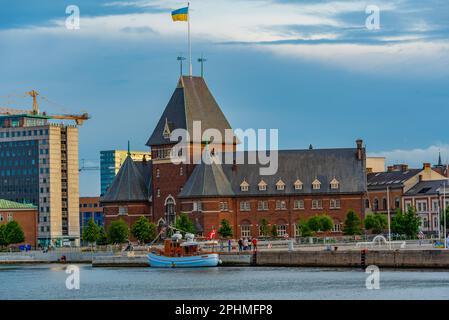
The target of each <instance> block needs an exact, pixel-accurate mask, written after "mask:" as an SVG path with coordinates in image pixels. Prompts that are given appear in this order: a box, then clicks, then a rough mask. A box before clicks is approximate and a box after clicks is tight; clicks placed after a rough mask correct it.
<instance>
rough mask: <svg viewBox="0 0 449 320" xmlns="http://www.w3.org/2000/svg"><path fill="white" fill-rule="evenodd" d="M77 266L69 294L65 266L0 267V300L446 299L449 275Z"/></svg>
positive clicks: (321, 269) (318, 270)
mask: <svg viewBox="0 0 449 320" xmlns="http://www.w3.org/2000/svg"><path fill="white" fill-rule="evenodd" d="M76 266H78V267H79V280H80V281H79V285H80V287H79V289H78V290H77V289H72V290H69V289H67V287H66V280H67V277H69V276H70V274H67V273H66V268H67V265H60V264H35V265H0V300H6V299H120V300H122V299H150V300H153V299H170V300H172V299H179V300H185V299H192V300H204V299H212V300H214V299H243V300H246V299H248V300H264V299H267V300H275V299H302V300H304V299H306V300H307V299H350V300H353V299H368V300H371V299H372V300H377V299H386V300H390V299H432V300H434V299H448V298H449V272H447V271H444V270H425V271H419V270H404V269H402V270H391V269H390V270H380V283H379V284H380V289H379V290H368V289H367V287H366V279H367V277H368V276H369V274H367V273H365V272H364V270H361V269H334V268H271V267H219V268H199V269H152V268H92V267H91V266H90V265H76Z"/></svg>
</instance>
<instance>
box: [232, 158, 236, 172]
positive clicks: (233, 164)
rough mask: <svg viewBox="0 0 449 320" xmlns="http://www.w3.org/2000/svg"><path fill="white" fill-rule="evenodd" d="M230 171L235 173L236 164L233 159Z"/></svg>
mask: <svg viewBox="0 0 449 320" xmlns="http://www.w3.org/2000/svg"><path fill="white" fill-rule="evenodd" d="M232 171H233V172H237V164H236V163H235V159H234V161H233V162H232Z"/></svg>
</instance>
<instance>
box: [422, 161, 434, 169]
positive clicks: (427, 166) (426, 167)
mask: <svg viewBox="0 0 449 320" xmlns="http://www.w3.org/2000/svg"><path fill="white" fill-rule="evenodd" d="M431 166H432V165H431V164H430V163H428V162H426V163H424V165H423V169H424V170H430V168H431Z"/></svg>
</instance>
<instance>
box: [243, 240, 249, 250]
mask: <svg viewBox="0 0 449 320" xmlns="http://www.w3.org/2000/svg"><path fill="white" fill-rule="evenodd" d="M243 250H248V238H245V239H243Z"/></svg>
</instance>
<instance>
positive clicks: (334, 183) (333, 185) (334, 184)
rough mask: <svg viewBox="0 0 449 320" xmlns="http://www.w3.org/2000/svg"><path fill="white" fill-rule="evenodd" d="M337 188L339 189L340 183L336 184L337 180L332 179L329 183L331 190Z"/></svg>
mask: <svg viewBox="0 0 449 320" xmlns="http://www.w3.org/2000/svg"><path fill="white" fill-rule="evenodd" d="M338 188H340V182H338V180H337V179H335V178H334V179H333V180H332V181H331V189H334V190H335V189H338Z"/></svg>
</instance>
